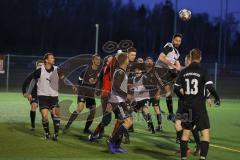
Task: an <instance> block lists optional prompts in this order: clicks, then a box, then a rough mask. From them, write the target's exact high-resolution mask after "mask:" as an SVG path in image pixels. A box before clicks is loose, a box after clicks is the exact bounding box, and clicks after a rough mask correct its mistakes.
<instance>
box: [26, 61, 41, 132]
mask: <svg viewBox="0 0 240 160" xmlns="http://www.w3.org/2000/svg"><path fill="white" fill-rule="evenodd" d="M43 64H44V62H43V60H37V62H36V69H39V68H41V66H42V65H43ZM31 80H32V77H31V76H28V77H27V78H26V79H25V80H24V82H23V86H22V93H23V96H24V97H25V98H27V99H28V101H29V103H30V105H31V110H30V119H31V131H34V130H35V118H36V109H37V106H38V99H37V84H35V85H34V87H33V89H32V93H27V88H28V85H29V84H30V82H31Z"/></svg>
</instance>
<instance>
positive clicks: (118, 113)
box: [111, 102, 131, 120]
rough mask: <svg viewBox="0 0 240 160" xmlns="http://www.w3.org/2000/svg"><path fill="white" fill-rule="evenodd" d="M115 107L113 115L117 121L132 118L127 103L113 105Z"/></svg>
mask: <svg viewBox="0 0 240 160" xmlns="http://www.w3.org/2000/svg"><path fill="white" fill-rule="evenodd" d="M111 105H112V107H113V113H114V114H115V119H118V120H124V119H126V118H128V117H131V113H130V109H129V105H128V104H127V103H125V102H121V103H111Z"/></svg>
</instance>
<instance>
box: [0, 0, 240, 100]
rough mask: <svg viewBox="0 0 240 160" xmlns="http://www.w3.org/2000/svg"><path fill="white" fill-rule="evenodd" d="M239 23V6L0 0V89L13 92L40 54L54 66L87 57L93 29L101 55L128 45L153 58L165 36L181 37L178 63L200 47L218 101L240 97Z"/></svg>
mask: <svg viewBox="0 0 240 160" xmlns="http://www.w3.org/2000/svg"><path fill="white" fill-rule="evenodd" d="M183 8H187V9H189V10H191V11H192V18H191V20H190V21H187V22H184V21H181V20H180V19H179V17H178V12H179V11H180V10H181V9H183ZM239 21H240V1H239V0H201V1H200V0H199V1H193V0H1V1H0V22H1V24H0V62H3V63H0V90H1V91H20V89H21V85H22V82H23V80H24V78H25V76H26V75H27V74H28V73H30V72H31V71H33V70H34V67H35V66H34V63H35V61H36V60H37V59H40V58H41V57H42V55H43V54H44V53H45V52H53V53H54V54H55V55H56V56H57V63H58V64H60V63H62V62H63V61H64V60H67V59H68V58H69V57H72V56H76V55H79V54H94V53H95V45H96V36H95V35H96V27H95V26H96V24H99V36H98V38H97V42H98V45H97V49H98V54H100V55H101V57H104V56H106V55H107V53H104V52H103V50H102V46H103V44H104V43H105V42H106V41H109V40H112V41H116V42H120V41H121V40H123V39H129V40H132V41H133V42H134V46H135V47H136V48H137V56H138V57H143V58H145V57H147V56H151V57H153V58H155V59H157V57H158V54H159V53H160V51H161V48H162V47H163V46H164V44H165V43H166V42H169V41H171V38H172V35H173V34H174V33H182V34H183V37H184V38H183V44H182V46H181V47H180V48H179V50H180V54H181V55H182V56H181V63H184V61H183V58H184V56H185V55H186V54H187V53H188V52H189V50H190V49H192V48H199V49H201V50H202V51H203V63H204V66H205V67H206V68H207V69H208V70H209V72H210V74H211V76H212V79H213V80H214V81H215V84H216V87H217V90H218V91H219V92H220V95H222V97H224V98H240V86H239V83H238V82H239V81H240V66H239V63H240V55H239V51H240V24H239ZM1 60H2V61H1ZM1 68H2V71H1ZM1 73H2V74H1Z"/></svg>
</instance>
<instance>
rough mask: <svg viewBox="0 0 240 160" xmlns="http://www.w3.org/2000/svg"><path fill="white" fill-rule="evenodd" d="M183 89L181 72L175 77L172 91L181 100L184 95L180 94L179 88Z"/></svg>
mask: <svg viewBox="0 0 240 160" xmlns="http://www.w3.org/2000/svg"><path fill="white" fill-rule="evenodd" d="M182 87H183V71H181V72H180V73H179V75H178V77H177V80H176V83H175V84H174V87H173V91H174V93H175V94H176V95H177V96H178V97H179V98H181V99H182V98H183V97H184V95H182V93H181V92H180V90H181V88H182Z"/></svg>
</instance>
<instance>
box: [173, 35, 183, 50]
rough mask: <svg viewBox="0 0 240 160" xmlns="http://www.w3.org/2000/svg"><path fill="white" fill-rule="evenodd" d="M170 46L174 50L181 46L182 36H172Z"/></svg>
mask: <svg viewBox="0 0 240 160" xmlns="http://www.w3.org/2000/svg"><path fill="white" fill-rule="evenodd" d="M172 44H173V46H174V47H175V48H178V47H179V46H180V45H181V44H182V34H179V33H177V34H174V35H173V39H172Z"/></svg>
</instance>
